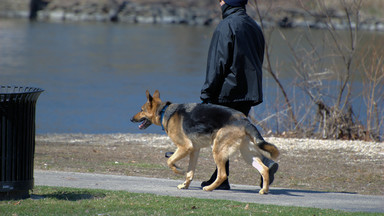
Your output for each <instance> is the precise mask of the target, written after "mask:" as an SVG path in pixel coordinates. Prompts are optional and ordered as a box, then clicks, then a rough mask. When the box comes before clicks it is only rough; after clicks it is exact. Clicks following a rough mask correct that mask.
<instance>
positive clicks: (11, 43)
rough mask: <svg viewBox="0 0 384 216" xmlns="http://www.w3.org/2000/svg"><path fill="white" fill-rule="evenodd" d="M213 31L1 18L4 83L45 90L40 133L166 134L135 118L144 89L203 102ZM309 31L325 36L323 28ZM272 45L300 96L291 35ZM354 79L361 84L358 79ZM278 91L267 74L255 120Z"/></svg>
mask: <svg viewBox="0 0 384 216" xmlns="http://www.w3.org/2000/svg"><path fill="white" fill-rule="evenodd" d="M213 29H214V27H213V26H211V27H209V26H187V25H133V24H114V23H54V22H33V23H30V22H28V21H24V20H0V85H21V86H33V87H39V88H42V89H44V90H45V91H44V92H43V93H42V94H41V96H40V98H39V100H38V102H37V115H36V131H37V133H38V134H44V133H141V132H146V133H163V132H162V131H161V128H160V127H155V126H151V127H150V128H148V129H147V130H146V131H139V130H138V128H137V126H138V125H137V124H133V123H131V122H130V118H131V117H132V115H133V114H135V113H136V112H137V111H139V110H140V106H141V105H142V104H143V103H144V102H145V101H146V98H145V90H147V89H149V90H150V91H151V92H153V91H154V90H156V89H158V90H159V91H160V93H161V97H162V98H163V99H164V100H169V101H172V102H175V103H186V102H200V99H199V95H200V88H201V86H202V84H203V82H204V77H205V67H206V58H207V51H208V46H209V42H210V38H211V34H212V32H213ZM282 32H283V33H284V34H286V35H287V37H288V39H289V40H290V41H293V40H295V39H296V38H298V37H300V35H303V34H306V31H305V30H292V29H291V30H282ZM311 34H312V35H314V36H315V37H318V38H319V39H318V40H319V41H320V40H321V38H322V34H323V32H322V31H318V32H317V31H313V32H312V33H311ZM373 34H375V36H373ZM290 38H291V39H292V40H291V39H290ZM371 38H375V39H374V40H372V39H371ZM361 41H363V42H364V43H376V42H375V41H384V35H383V34H381V33H377V32H372V33H369V32H366V33H364V34H363V36H362V40H361ZM303 44H304V43H303ZM271 45H272V46H271V48H272V50H271V56H272V57H273V58H272V59H273V62H279V68H280V73H279V77H280V79H281V80H282V82H283V84H284V85H285V86H286V88H287V89H289V94H290V96H291V97H292V98H297V97H301V96H300V94H302V93H299V88H297V87H292V86H290V84H291V83H292V81H293V80H295V77H296V76H297V75H296V74H295V72H294V71H293V70H292V67H291V66H292V64H291V63H289V61H290V60H291V59H292V55H291V54H289V47H288V46H287V43H286V41H284V40H282V38H281V36H280V34H279V33H278V32H276V33H274V34H272V38H271ZM303 46H304V45H303ZM354 83H356V85H357V86H358V87H357V88H361V87H362V86H361V85H362V84H361V80H360V81H359V80H357V81H355V82H354ZM358 92H359V91H355V95H354V97H353V98H354V102H353V103H355V104H357V105H356V109H355V112H356V113H357V115H360V116H364V115H365V114H364V112H362V111H361V110H362V109H363V108H362V107H361V106H360V105H361V104H362V101H363V99H362V97H361V95H359V93H358ZM276 95H278V90H277V88H276V85H275V83H274V81H273V80H272V79H271V77H270V76H269V75H268V74H267V72H265V76H264V101H265V102H264V103H263V104H261V105H259V106H257V107H255V109H254V112H255V113H256V115H255V116H256V117H257V118H259V119H264V118H267V116H269V115H270V114H271V113H272V112H273V108H274V107H275V106H274V105H273V104H275V103H276ZM359 104H360V105H359ZM266 110H268V112H266ZM271 121H274V120H273V118H272V119H271ZM271 124H272V123H271Z"/></svg>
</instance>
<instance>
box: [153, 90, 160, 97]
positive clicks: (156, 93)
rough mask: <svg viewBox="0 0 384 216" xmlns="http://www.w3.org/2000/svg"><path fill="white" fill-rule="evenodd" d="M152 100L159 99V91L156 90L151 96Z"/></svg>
mask: <svg viewBox="0 0 384 216" xmlns="http://www.w3.org/2000/svg"><path fill="white" fill-rule="evenodd" d="M153 97H154V98H160V92H159V90H156V91H155V93H154V94H153Z"/></svg>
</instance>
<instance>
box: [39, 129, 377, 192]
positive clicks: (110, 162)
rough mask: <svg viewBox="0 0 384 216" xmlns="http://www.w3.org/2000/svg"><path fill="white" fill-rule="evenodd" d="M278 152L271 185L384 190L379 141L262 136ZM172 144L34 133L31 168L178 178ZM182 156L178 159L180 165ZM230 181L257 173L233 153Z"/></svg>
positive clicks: (207, 162)
mask: <svg viewBox="0 0 384 216" xmlns="http://www.w3.org/2000/svg"><path fill="white" fill-rule="evenodd" d="M266 140H267V141H269V142H272V143H274V144H275V145H276V146H277V147H278V148H279V149H280V151H281V156H280V157H279V159H278V160H277V161H278V163H279V165H280V168H279V171H278V173H277V174H276V176H275V182H274V184H273V187H283V188H292V189H305V190H319V191H334V192H351V193H359V194H370V195H383V194H384V164H383V161H384V143H382V142H381V143H375V142H362V141H333V140H331V141H330V140H308V139H281V138H272V137H271V138H266ZM174 150H175V146H174V145H173V144H172V142H171V141H170V140H169V138H168V137H167V136H165V135H157V134H107V135H90V134H85V135H84V134H59V135H54V134H51V135H39V136H37V138H36V153H35V169H39V170H58V171H74V172H92V173H107V174H120V175H129V176H144V177H153V178H166V179H180V180H182V179H183V178H184V176H180V175H176V174H174V173H173V172H172V171H171V170H170V169H169V168H168V167H167V164H166V158H165V157H164V154H165V152H167V151H174ZM210 150H211V149H210V148H206V149H202V150H201V152H200V157H199V161H198V166H197V170H196V176H195V181H202V180H207V179H208V178H209V177H210V175H211V174H212V173H213V171H214V169H215V164H214V162H213V158H212V154H211V152H210ZM187 162H188V161H187V159H184V160H182V161H180V163H178V165H179V166H181V167H183V168H186V167H187ZM229 180H230V183H234V184H246V185H259V181H260V175H259V174H258V173H257V171H256V170H255V169H254V168H253V167H252V166H250V165H248V164H246V163H245V162H244V160H243V159H242V158H241V155H240V153H236V154H235V155H234V156H233V157H232V158H231V159H230V176H229Z"/></svg>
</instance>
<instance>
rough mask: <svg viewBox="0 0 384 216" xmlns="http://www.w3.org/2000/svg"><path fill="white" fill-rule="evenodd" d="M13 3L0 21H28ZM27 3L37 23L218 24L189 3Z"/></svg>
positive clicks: (344, 23)
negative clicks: (32, 7)
mask: <svg viewBox="0 0 384 216" xmlns="http://www.w3.org/2000/svg"><path fill="white" fill-rule="evenodd" d="M13 1H14V4H16V3H17V4H18V5H12V4H11V3H9V2H8V3H6V2H7V1H5V2H3V3H0V17H6V18H25V19H28V18H29V17H30V15H31V13H32V11H27V10H26V8H28V7H27V6H26V5H25V4H26V3H28V4H29V1H30V0H13ZM31 1H38V2H40V5H39V6H38V7H35V8H37V9H38V10H37V11H35V12H34V13H36V17H35V19H36V20H37V21H52V22H121V23H131V24H136V23H144V24H184V25H214V24H216V23H218V22H219V21H220V20H221V11H220V9H219V8H218V7H212V4H209V3H192V2H193V1H186V2H173V1H165V0H157V1H156V0H145V1H132V0H131V1H122V0H99V1H97V0H84V1H76V0H68V1H58V0H31ZM23 2H24V3H23ZM21 5H22V6H21ZM209 5H211V6H209ZM247 8H248V9H247V10H248V13H249V14H250V16H252V17H254V18H255V19H256V18H257V14H256V12H255V10H254V9H253V8H251V6H248V7H247ZM261 14H265V15H264V17H263V24H264V26H265V27H267V28H268V27H281V28H315V29H324V28H327V27H329V25H331V28H334V29H336V30H344V29H347V28H348V26H349V23H348V20H347V18H346V16H345V15H344V14H343V13H342V12H339V11H331V12H330V13H328V17H327V16H324V14H317V13H316V12H311V11H304V10H300V9H296V8H295V9H292V8H281V7H280V8H279V7H278V8H276V9H275V10H274V11H273V12H271V11H270V12H266V11H261ZM257 20H258V19H257ZM328 20H330V22H328ZM359 24H360V26H359V27H360V29H361V30H367V31H384V20H383V19H379V18H375V17H368V16H364V15H361V17H360V23H359ZM352 26H356V23H352Z"/></svg>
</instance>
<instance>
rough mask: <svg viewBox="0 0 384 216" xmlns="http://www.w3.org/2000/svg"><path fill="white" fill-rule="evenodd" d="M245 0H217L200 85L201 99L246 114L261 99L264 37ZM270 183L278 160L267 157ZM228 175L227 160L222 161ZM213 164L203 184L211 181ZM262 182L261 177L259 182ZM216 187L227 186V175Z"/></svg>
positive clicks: (225, 188)
mask: <svg viewBox="0 0 384 216" xmlns="http://www.w3.org/2000/svg"><path fill="white" fill-rule="evenodd" d="M247 2H248V0H221V1H220V5H221V10H222V18H223V19H222V20H221V22H220V23H219V24H218V25H217V27H216V29H215V31H214V33H213V36H212V39H211V43H210V46H209V51H208V61H207V69H206V78H205V82H204V85H203V87H202V89H201V96H200V99H201V100H202V101H203V103H212V104H218V105H223V106H227V107H230V108H233V109H236V110H238V111H240V112H242V113H244V114H245V115H246V116H248V114H249V111H250V109H251V107H252V106H256V105H258V104H260V103H262V102H263V90H262V65H263V60H264V49H265V41H264V36H263V32H262V31H261V28H260V26H259V25H258V24H257V23H256V22H255V21H254V20H253V19H252V18H251V17H249V16H248V15H247V13H246V8H245V5H246V4H247ZM263 163H264V164H265V165H266V166H267V167H268V168H269V174H270V184H271V183H272V182H273V179H274V174H275V172H276V171H277V169H278V164H277V163H276V162H274V161H272V160H270V159H268V158H266V157H265V158H263ZM226 172H227V176H228V175H229V161H227V163H226ZM216 176H217V168H216V170H215V172H214V173H213V175H212V177H211V178H210V179H209V180H208V181H204V182H202V184H201V186H202V187H205V186H207V185H210V184H211V183H212V182H214V181H215V179H216ZM260 185H262V178H261V184H260ZM217 189H223V190H229V189H230V185H229V181H228V179H227V180H226V181H224V182H223V183H222V184H221V185H220V186H219V187H218V188H217Z"/></svg>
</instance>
